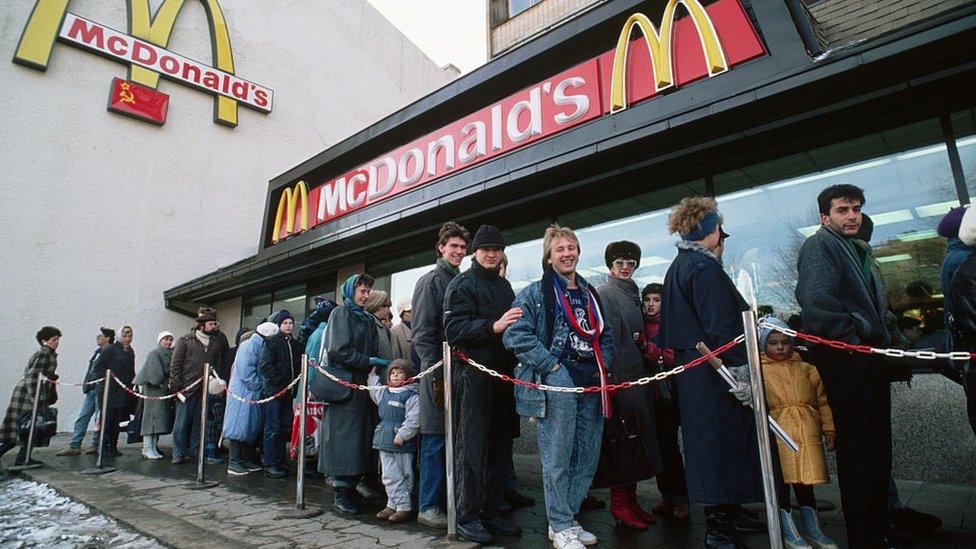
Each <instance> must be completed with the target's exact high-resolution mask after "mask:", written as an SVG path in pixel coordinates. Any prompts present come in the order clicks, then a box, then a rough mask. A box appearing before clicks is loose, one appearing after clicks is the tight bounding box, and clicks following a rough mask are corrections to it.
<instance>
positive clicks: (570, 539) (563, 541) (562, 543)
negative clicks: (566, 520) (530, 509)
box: [549, 526, 586, 549]
mask: <svg viewBox="0 0 976 549" xmlns="http://www.w3.org/2000/svg"><path fill="white" fill-rule="evenodd" d="M576 528H577V527H575V526H574V527H572V528H567V529H565V530H563V531H562V532H555V533H552V529H550V530H549V532H550V533H552V538H550V539H552V546H553V547H555V548H556V549H583V548H584V547H586V546H585V545H583V543H582V542H581V541H580V540H579V538H578V537H576Z"/></svg>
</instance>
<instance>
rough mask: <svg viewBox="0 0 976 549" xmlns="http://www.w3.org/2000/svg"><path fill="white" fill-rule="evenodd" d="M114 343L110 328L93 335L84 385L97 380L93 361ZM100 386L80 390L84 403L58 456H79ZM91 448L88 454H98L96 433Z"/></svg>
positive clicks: (95, 405) (100, 329) (113, 335)
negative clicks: (92, 346)
mask: <svg viewBox="0 0 976 549" xmlns="http://www.w3.org/2000/svg"><path fill="white" fill-rule="evenodd" d="M112 343H115V330H113V329H111V328H104V327H103V328H99V330H98V334H96V335H95V352H94V353H92V356H91V358H90V359H88V370H87V371H86V372H85V383H86V384H87V383H90V382H94V381H96V380H97V378H96V377H95V373H94V371H93V367H94V366H95V359H97V358H98V355H99V354H101V352H102V349H104V348H105V347H107V346H108V345H110V344H112ZM100 389H101V385H99V384H97V383H91V384H90V385H84V386H83V387H82V388H81V390H82V392H83V393H84V395H85V402H84V403H82V405H81V410H80V411H79V412H78V419H76V420H75V425H74V429H73V430H72V433H71V442H69V443H68V446H67V447H65V448H62V449H61V450H60V451H58V453H57V454H55V455H58V456H77V455H79V454H81V442H82V441H83V440H84V439H85V431H87V430H88V424H89V423H90V422H91V418H92V416H93V415H95V413H96V412H97V411H98V410H99V405H98V401H99V399H101V397H102V392H101V391H100ZM91 445H92V447H91V448H90V449H89V450H88V453H92V454H97V453H98V432H97V431H95V432H93V433H92V440H91Z"/></svg>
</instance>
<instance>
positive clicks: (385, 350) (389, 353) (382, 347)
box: [369, 315, 393, 360]
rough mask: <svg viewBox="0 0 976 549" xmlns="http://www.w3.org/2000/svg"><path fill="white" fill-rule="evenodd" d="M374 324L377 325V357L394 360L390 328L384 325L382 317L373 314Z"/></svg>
mask: <svg viewBox="0 0 976 549" xmlns="http://www.w3.org/2000/svg"><path fill="white" fill-rule="evenodd" d="M369 316H372V317H373V325H374V326H376V344H377V346H378V347H377V353H378V354H377V355H376V356H377V357H379V358H385V359H387V360H393V339H392V335H391V334H390V329H389V328H387V327H386V326H384V325H383V323H382V322H381V321H380V319H378V318H376V317H375V316H373V315H369Z"/></svg>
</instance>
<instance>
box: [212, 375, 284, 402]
mask: <svg viewBox="0 0 976 549" xmlns="http://www.w3.org/2000/svg"><path fill="white" fill-rule="evenodd" d="M301 379H302V376H298V377H296V378H295V379H293V380H291V383H289V384H288V386H287V387H285V388H284V389H282V390H280V391H278V392H277V393H275V394H273V395H271V396H269V397H268V398H262V399H260V400H251V399H248V398H244V397H242V396H238V395H235V394H234V393H232V392H230V388H227V389H225V391H226V393H227V396H229V397H231V398H233V399H234V400H237V401H240V402H243V403H244V404H250V405H252V406H253V405H257V404H267V403H268V402H271V401H272V400H274V399H276V398H278V397H280V396H281V395H283V394H285V393H287V392H288V391H289V390H290V389H291V388H292V387H294V386H295V385H296V384H297V383H298V382H299V381H301Z"/></svg>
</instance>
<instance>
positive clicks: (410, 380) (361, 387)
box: [309, 360, 444, 391]
mask: <svg viewBox="0 0 976 549" xmlns="http://www.w3.org/2000/svg"><path fill="white" fill-rule="evenodd" d="M309 364H311V365H312V366H314V367H315V369H316V370H318V371H319V373H320V374H322V375H324V376H325V377H327V378H329V379H331V380H332V381H334V382H336V383H338V384H339V385H342V386H343V387H348V388H350V389H355V390H357V391H382V390H383V389H386V388H387V386H386V385H359V384H358V383H350V382H348V381H346V380H344V379H339V378H337V377H336V376H334V375H332V374H330V373H329V372H327V371H326V370H325V369H324V368H322V367H321V366H319V365H318V363H316V362H314V361H312V362H309ZM443 365H444V361H443V360H438V361H437V362H435V363H434V364H433V365H431V367H430V368H427V369H426V370H424V371H423V372H420V373H419V374H417V375H415V376H413V377H411V378H407V379H406V380H405V381H403V383H398V384H396V385H391V387H403V386H404V385H410V384H411V383H414V382H416V381H419V380H420V379H421V378H423V377H424V376H427V375H429V374H430V373H431V372H433V371H434V370H436V369H438V368H440V367H441V366H443Z"/></svg>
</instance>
